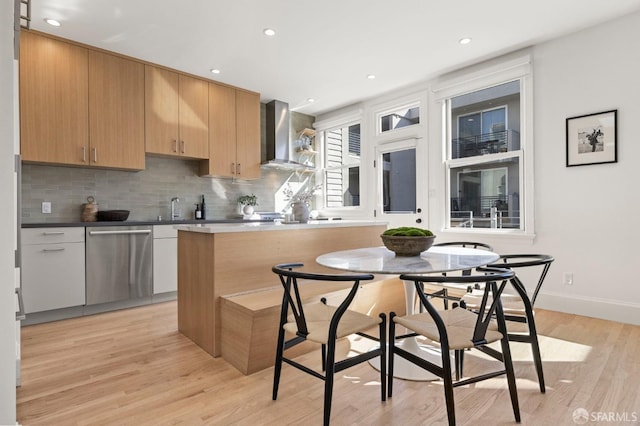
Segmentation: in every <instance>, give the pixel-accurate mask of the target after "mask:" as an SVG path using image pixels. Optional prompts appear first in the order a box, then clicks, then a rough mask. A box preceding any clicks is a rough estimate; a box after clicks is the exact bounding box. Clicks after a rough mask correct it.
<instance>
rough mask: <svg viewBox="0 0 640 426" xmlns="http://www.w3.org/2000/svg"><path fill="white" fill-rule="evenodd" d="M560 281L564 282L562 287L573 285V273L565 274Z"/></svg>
mask: <svg viewBox="0 0 640 426" xmlns="http://www.w3.org/2000/svg"><path fill="white" fill-rule="evenodd" d="M562 281H563V282H564V285H573V273H572V272H565V273H564V277H563V279H562Z"/></svg>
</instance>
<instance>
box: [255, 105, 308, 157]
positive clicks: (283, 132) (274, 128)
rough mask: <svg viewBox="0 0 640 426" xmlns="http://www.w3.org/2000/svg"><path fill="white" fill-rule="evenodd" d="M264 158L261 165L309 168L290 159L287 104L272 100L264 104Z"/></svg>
mask: <svg viewBox="0 0 640 426" xmlns="http://www.w3.org/2000/svg"><path fill="white" fill-rule="evenodd" d="M266 121H267V122H266V150H267V152H266V160H265V162H264V163H262V166H263V167H265V166H266V167H276V168H282V169H309V168H311V167H309V166H307V165H306V164H302V163H300V162H297V161H294V160H292V159H291V156H290V153H289V149H290V141H289V130H290V125H291V119H290V113H289V104H287V103H286V102H282V101H278V100H273V101H271V102H269V103H267V105H266Z"/></svg>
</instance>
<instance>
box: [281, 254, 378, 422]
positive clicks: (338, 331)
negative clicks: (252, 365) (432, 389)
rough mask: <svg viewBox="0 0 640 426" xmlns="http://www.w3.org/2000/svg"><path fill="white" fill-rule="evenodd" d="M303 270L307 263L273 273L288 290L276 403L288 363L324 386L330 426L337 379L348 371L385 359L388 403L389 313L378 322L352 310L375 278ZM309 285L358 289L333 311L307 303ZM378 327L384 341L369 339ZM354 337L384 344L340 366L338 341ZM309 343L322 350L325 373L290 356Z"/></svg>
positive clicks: (283, 309) (322, 304)
mask: <svg viewBox="0 0 640 426" xmlns="http://www.w3.org/2000/svg"><path fill="white" fill-rule="evenodd" d="M302 266H303V264H301V263H286V264H280V265H276V266H274V267H273V268H272V271H273V272H274V273H276V274H278V276H279V277H280V282H281V284H282V287H283V289H284V293H283V297H282V307H281V311H280V326H279V331H278V346H277V348H276V360H275V368H274V375H273V400H274V401H275V400H276V399H277V397H278V386H279V383H280V374H281V371H282V363H283V362H284V363H287V364H289V365H291V366H293V367H295V368H297V369H299V370H301V371H303V372H305V373H307V374H310V375H312V376H314V377H317V378H319V379H321V380H323V381H324V425H328V424H329V419H330V416H331V400H332V394H333V383H334V374H335V373H338V372H340V371H342V370H344V369H347V368H349V367H352V366H354V365H357V364H360V363H363V362H366V361H369V360H371V359H373V358H377V357H379V358H380V387H381V398H382V401H386V398H387V389H386V386H387V378H386V374H387V369H386V365H387V361H386V353H387V341H386V339H387V321H386V315H385V314H384V313H381V314H380V315H379V317H377V318H375V317H370V316H368V315H365V314H362V313H359V312H355V311H351V310H349V309H348V307H349V305H350V304H351V302H352V301H353V299H354V297H355V295H356V293H357V291H358V288H359V287H360V283H361V282H362V281H368V280H372V279H373V278H374V276H373V275H372V274H319V273H310V272H303V271H300V270H294V269H295V268H300V267H302ZM308 281H342V282H345V283H346V282H351V283H352V284H351V288H350V289H349V291H348V293H347V295H346V296H345V298H344V299H343V300H342V301H341V302H340V304H339V305H338V306H330V305H328V304H327V303H326V300H325V299H322V300H321V302H310V303H307V302H305V301H304V300H303V297H302V296H301V295H302V291H301V288H302V290H303V288H304V285H305V282H308ZM374 327H378V330H379V331H378V332H379V336H378V337H375V336H373V335H371V334H368V333H366V332H367V331H368V330H370V329H372V328H374ZM287 333H288V335H289V336H290V337H289V338H287ZM353 334H357V335H359V336H362V337H365V338H368V339H371V340H374V341H376V342H379V345H377V346H376V347H374V348H372V349H370V350H369V351H367V352H362V353H359V354H357V355H354V356H350V357H348V358H345V359H341V360H336V343H337V341H338V339H342V338H344V337H347V336H349V335H353ZM305 341H311V342H315V343H319V344H320V345H321V352H322V373H320V372H318V371H317V370H315V369H312V368H310V367H308V366H305V365H303V364H301V363H299V362H297V361H295V360H293V359H292V358H287V357H286V356H285V351H286V350H288V349H290V348H292V347H294V346H296V345H298V344H300V343H302V342H305Z"/></svg>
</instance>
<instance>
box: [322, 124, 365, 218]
mask: <svg viewBox="0 0 640 426" xmlns="http://www.w3.org/2000/svg"><path fill="white" fill-rule="evenodd" d="M324 149H325V153H324V159H325V164H324V174H325V176H324V179H325V191H324V194H325V197H326V198H325V206H326V207H327V208H336V207H354V206H360V124H359V123H358V124H352V125H349V126H344V127H340V128H337V129H332V130H327V131H325V132H324Z"/></svg>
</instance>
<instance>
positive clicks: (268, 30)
mask: <svg viewBox="0 0 640 426" xmlns="http://www.w3.org/2000/svg"><path fill="white" fill-rule="evenodd" d="M262 32H263V33H264V35H266V36H269V37H273V36H274V35H276V31H275V30H274V29H271V28H265V29H264V30H262Z"/></svg>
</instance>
